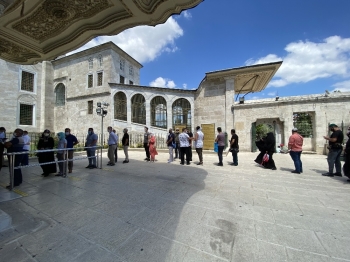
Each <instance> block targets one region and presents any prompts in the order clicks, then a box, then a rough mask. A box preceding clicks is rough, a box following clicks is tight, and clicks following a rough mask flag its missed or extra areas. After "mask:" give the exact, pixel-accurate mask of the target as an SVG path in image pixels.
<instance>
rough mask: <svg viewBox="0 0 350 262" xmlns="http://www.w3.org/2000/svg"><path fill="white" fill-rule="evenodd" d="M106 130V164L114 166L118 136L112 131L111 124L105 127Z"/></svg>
mask: <svg viewBox="0 0 350 262" xmlns="http://www.w3.org/2000/svg"><path fill="white" fill-rule="evenodd" d="M107 131H108V133H109V137H108V159H109V162H108V163H107V165H108V166H114V165H115V155H114V154H115V149H116V148H117V146H118V137H117V135H116V134H114V132H113V128H112V127H111V126H109V127H107Z"/></svg>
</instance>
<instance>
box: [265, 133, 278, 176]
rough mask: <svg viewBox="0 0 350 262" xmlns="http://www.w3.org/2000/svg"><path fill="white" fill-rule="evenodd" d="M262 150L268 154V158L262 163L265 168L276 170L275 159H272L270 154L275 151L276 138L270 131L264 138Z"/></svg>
mask: <svg viewBox="0 0 350 262" xmlns="http://www.w3.org/2000/svg"><path fill="white" fill-rule="evenodd" d="M264 142H265V143H264V151H265V152H266V153H267V154H268V155H269V160H268V161H267V162H266V163H264V167H265V168H269V169H272V170H276V169H277V168H276V165H275V161H273V159H272V155H273V154H274V153H275V149H276V139H275V136H274V134H273V133H272V132H269V133H267V135H266V138H265V140H264Z"/></svg>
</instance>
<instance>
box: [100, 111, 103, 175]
mask: <svg viewBox="0 0 350 262" xmlns="http://www.w3.org/2000/svg"><path fill="white" fill-rule="evenodd" d="M101 117H102V120H101V159H100V168H101V169H102V152H103V151H102V150H103V114H102V116H101Z"/></svg>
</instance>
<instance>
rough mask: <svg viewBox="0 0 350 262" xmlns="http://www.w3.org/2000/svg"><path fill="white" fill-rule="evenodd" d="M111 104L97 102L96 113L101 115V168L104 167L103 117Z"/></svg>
mask: <svg viewBox="0 0 350 262" xmlns="http://www.w3.org/2000/svg"><path fill="white" fill-rule="evenodd" d="M108 106H109V104H108V103H106V102H102V103H101V102H97V108H96V113H97V115H99V116H101V142H100V143H101V159H100V168H101V169H102V150H103V118H104V117H105V116H106V115H107V107H108Z"/></svg>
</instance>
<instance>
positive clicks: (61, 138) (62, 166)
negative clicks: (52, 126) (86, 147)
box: [55, 132, 67, 177]
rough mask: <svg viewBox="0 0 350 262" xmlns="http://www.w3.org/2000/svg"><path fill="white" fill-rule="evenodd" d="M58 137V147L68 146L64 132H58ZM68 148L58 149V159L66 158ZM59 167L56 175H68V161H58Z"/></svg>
mask: <svg viewBox="0 0 350 262" xmlns="http://www.w3.org/2000/svg"><path fill="white" fill-rule="evenodd" d="M57 137H58V144H57V149H65V148H67V139H66V138H65V137H66V135H65V133H63V132H59V133H57ZM65 151H66V150H58V151H57V160H58V161H63V160H64V159H65V153H66V152H65ZM57 164H58V169H59V172H58V173H57V174H56V175H55V176H63V177H66V175H67V174H66V162H58V163H57Z"/></svg>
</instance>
